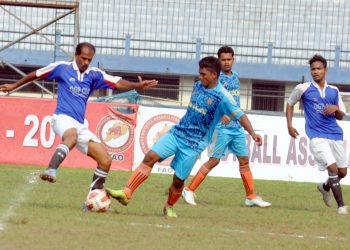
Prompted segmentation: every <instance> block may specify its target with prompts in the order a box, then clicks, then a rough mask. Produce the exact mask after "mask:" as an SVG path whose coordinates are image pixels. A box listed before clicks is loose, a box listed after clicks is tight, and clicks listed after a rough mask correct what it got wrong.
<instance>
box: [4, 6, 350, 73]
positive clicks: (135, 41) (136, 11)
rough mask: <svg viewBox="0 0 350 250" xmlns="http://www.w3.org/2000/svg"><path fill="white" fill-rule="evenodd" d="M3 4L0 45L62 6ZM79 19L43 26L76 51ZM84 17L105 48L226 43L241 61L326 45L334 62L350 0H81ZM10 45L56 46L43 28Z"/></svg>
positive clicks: (183, 49) (142, 50) (181, 50)
mask: <svg viewBox="0 0 350 250" xmlns="http://www.w3.org/2000/svg"><path fill="white" fill-rule="evenodd" d="M1 2H5V1H0V3H1ZM7 2H8V1H7ZM12 2H26V1H19V0H18V1H12ZM27 2H28V1H27ZM30 2H41V3H52V2H60V3H62V2H63V3H72V2H73V3H75V1H35V0H32V1H30ZM0 7H1V8H0V47H3V46H6V45H7V44H8V43H9V42H11V41H13V40H15V39H16V38H18V37H20V36H22V35H23V34H25V33H26V32H28V29H29V27H28V24H29V25H30V26H31V27H33V28H37V27H40V25H42V24H43V22H45V21H46V20H51V19H53V18H55V17H57V16H58V15H60V14H61V12H62V9H49V8H30V7H20V6H8V5H0ZM10 13H12V14H10ZM20 19H21V20H22V21H21V20H20ZM76 22H77V21H76V19H75V18H74V17H73V16H67V17H66V18H64V19H62V20H60V21H59V22H57V23H55V25H53V26H50V27H47V28H45V29H43V30H42V34H44V35H45V36H46V37H48V38H49V39H50V40H53V41H55V40H56V39H57V34H59V39H60V41H59V42H60V44H61V47H62V48H63V49H64V50H65V51H69V52H72V49H73V48H74V46H73V45H74V39H73V38H74V25H76ZM79 23H80V29H79V32H80V34H79V35H80V36H79V37H80V41H83V40H88V41H90V42H92V43H93V44H95V45H96V46H97V48H98V53H99V54H105V55H124V54H125V53H129V55H131V56H141V57H158V58H172V59H196V58H198V57H200V56H205V55H212V54H215V52H216V50H217V48H218V47H219V46H221V45H223V44H228V45H232V46H234V48H235V49H236V51H237V61H239V62H241V63H268V62H271V63H275V64H286V65H305V62H306V61H307V59H308V58H309V57H310V55H313V54H315V53H321V54H322V55H324V56H325V57H326V58H327V59H328V60H329V62H330V66H335V67H337V66H340V67H346V68H349V67H350V53H349V52H350V37H349V35H350V26H349V25H348V24H349V23H350V1H347V0H332V1H329V0H315V1H309V0H264V1H263V0H234V1H232V0H220V1H212V0H197V1H192V0H99V1H98V2H97V1H95V0H84V1H80V2H79ZM13 48H22V49H30V50H54V49H55V47H54V46H53V45H52V44H51V43H48V42H47V41H45V39H43V38H42V37H40V36H33V37H28V38H27V39H25V40H23V41H21V42H20V43H18V44H15V45H13Z"/></svg>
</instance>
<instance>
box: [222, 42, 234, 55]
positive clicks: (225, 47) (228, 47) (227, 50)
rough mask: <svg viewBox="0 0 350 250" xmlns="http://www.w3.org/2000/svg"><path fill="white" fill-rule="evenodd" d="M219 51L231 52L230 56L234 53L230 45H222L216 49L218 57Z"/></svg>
mask: <svg viewBox="0 0 350 250" xmlns="http://www.w3.org/2000/svg"><path fill="white" fill-rule="evenodd" d="M221 53H230V54H232V56H234V55H235V52H234V51H233V49H232V48H231V47H230V46H226V45H225V46H222V47H221V48H220V49H219V50H218V57H220V55H221Z"/></svg>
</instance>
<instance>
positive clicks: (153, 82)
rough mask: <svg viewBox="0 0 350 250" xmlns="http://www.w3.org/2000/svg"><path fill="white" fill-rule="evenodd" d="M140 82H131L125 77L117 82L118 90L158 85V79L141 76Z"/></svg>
mask: <svg viewBox="0 0 350 250" xmlns="http://www.w3.org/2000/svg"><path fill="white" fill-rule="evenodd" d="M138 78H139V82H138V83H136V82H130V81H127V80H124V79H121V80H120V81H118V83H117V89H118V90H131V89H148V88H152V87H154V86H156V85H157V84H158V81H157V80H154V79H153V80H142V78H141V76H139V77H138Z"/></svg>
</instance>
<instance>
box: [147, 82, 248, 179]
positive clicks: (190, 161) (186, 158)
mask: <svg viewBox="0 0 350 250" xmlns="http://www.w3.org/2000/svg"><path fill="white" fill-rule="evenodd" d="M224 114H226V115H228V116H230V117H231V119H235V120H237V119H239V118H240V117H241V116H242V115H244V113H243V112H242V110H241V109H240V108H239V107H238V106H237V105H236V102H235V100H234V99H233V98H232V96H231V95H230V94H229V93H228V92H227V91H226V90H225V88H224V87H223V86H222V85H221V84H220V83H218V85H217V86H216V87H215V88H212V89H206V88H205V87H204V86H203V85H202V83H201V82H200V81H198V82H196V83H195V84H194V86H193V92H192V95H191V101H190V104H189V105H188V108H187V111H186V113H185V115H184V116H183V117H182V118H181V120H180V122H179V123H178V124H177V125H175V126H173V127H172V129H171V130H169V131H168V132H167V133H166V134H165V135H163V136H162V137H161V138H160V139H159V140H158V141H157V142H156V143H155V144H154V145H153V146H152V148H151V150H152V151H153V152H155V153H156V154H158V155H159V156H160V158H161V159H166V158H168V157H170V156H172V155H175V157H174V159H173V161H172V162H171V164H170V166H171V167H172V168H173V169H174V170H175V175H176V176H177V177H178V178H180V179H181V180H185V179H186V178H187V177H188V175H189V174H190V172H191V170H192V168H193V165H194V164H195V162H196V160H197V157H198V155H199V154H200V153H201V152H202V151H203V150H204V149H205V147H206V146H207V145H208V144H209V142H210V140H211V137H212V135H213V131H214V129H215V126H216V124H217V123H218V122H219V120H220V118H221V117H222V116H223V115H224Z"/></svg>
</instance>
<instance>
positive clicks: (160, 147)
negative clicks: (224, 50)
mask: <svg viewBox="0 0 350 250" xmlns="http://www.w3.org/2000/svg"><path fill="white" fill-rule="evenodd" d="M219 74H220V62H219V60H218V59H217V58H215V57H205V58H203V59H201V60H200V61H199V79H200V81H198V82H196V83H195V84H194V86H193V92H192V95H191V99H190V104H189V106H188V108H187V111H186V113H185V115H184V116H183V117H182V118H181V120H180V122H179V123H178V124H177V125H175V126H174V127H172V129H171V130H169V131H168V132H167V133H166V134H165V135H164V136H163V137H161V138H160V139H159V140H158V141H157V142H156V143H155V144H154V145H153V146H152V148H151V150H150V151H149V152H148V153H147V154H146V156H145V157H144V159H143V161H142V163H141V164H140V165H139V166H138V167H137V168H136V169H135V171H134V172H133V173H132V175H131V177H130V179H129V181H128V182H127V184H126V186H125V187H124V189H123V190H112V189H109V188H106V190H107V192H108V193H109V195H110V196H112V197H114V198H115V199H117V200H118V201H119V202H120V203H122V204H123V205H127V204H128V203H129V201H130V199H131V197H132V194H133V192H134V191H135V189H136V188H137V187H138V186H140V184H141V183H143V182H144V181H145V180H146V179H147V178H148V177H149V175H150V173H151V170H152V168H153V166H154V164H155V163H156V162H159V161H162V160H164V159H166V158H168V157H170V156H172V155H175V157H174V159H173V161H172V162H171V167H172V168H173V169H174V171H175V173H174V177H173V182H172V184H171V186H170V188H169V194H168V199H167V201H166V203H165V206H164V209H163V212H164V215H165V217H167V218H173V217H177V216H176V213H175V212H174V210H173V206H174V204H175V203H176V202H177V200H178V199H179V198H180V197H181V193H182V190H183V187H184V182H185V179H186V178H187V177H188V175H189V174H190V172H191V170H192V168H193V165H194V163H195V162H196V160H197V158H198V156H199V155H200V153H201V152H202V151H203V150H204V147H203V145H204V146H205V143H202V142H203V141H207V140H210V138H211V137H212V133H213V131H214V129H215V125H216V124H217V123H218V122H219V120H220V118H221V117H222V116H223V115H224V114H226V115H227V116H229V117H230V119H233V120H237V121H239V122H240V123H241V124H242V126H243V127H244V128H245V129H246V130H247V131H248V133H249V134H250V135H251V136H252V138H253V140H254V141H256V142H257V143H258V144H261V143H262V139H261V137H260V136H259V135H257V134H255V132H254V130H253V128H252V126H251V124H250V121H249V120H248V117H247V116H246V115H245V114H244V113H243V111H242V110H241V109H240V108H239V107H238V106H237V105H236V102H235V101H234V99H233V98H232V96H231V95H230V94H229V93H228V92H227V91H226V90H225V89H224V87H223V86H222V85H221V84H220V83H218V76H219Z"/></svg>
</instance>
